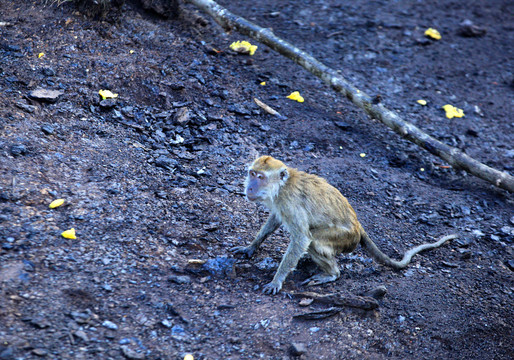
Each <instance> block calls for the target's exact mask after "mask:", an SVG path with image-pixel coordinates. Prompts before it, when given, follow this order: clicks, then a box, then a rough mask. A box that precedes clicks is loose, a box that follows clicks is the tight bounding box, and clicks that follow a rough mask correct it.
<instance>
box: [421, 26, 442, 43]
mask: <svg viewBox="0 0 514 360" xmlns="http://www.w3.org/2000/svg"><path fill="white" fill-rule="evenodd" d="M425 36H428V37H431V38H432V39H435V40H441V34H440V33H439V31H437V30H436V29H433V28H428V29H426V30H425Z"/></svg>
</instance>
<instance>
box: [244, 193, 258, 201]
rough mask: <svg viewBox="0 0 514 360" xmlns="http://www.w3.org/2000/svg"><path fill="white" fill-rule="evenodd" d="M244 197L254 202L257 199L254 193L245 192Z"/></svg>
mask: <svg viewBox="0 0 514 360" xmlns="http://www.w3.org/2000/svg"><path fill="white" fill-rule="evenodd" d="M246 198H247V199H248V201H251V202H255V201H257V200H259V197H258V196H256V195H249V194H246Z"/></svg>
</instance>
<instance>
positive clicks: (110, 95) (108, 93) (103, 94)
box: [98, 90, 118, 100]
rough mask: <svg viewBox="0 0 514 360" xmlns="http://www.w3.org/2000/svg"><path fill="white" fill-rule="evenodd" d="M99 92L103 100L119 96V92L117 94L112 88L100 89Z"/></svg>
mask: <svg viewBox="0 0 514 360" xmlns="http://www.w3.org/2000/svg"><path fill="white" fill-rule="evenodd" d="M98 94H99V95H100V96H101V97H102V100H105V99H113V98H117V97H118V94H115V93H113V92H111V91H110V90H100V91H99V92H98Z"/></svg>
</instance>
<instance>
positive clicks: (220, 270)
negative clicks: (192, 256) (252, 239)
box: [202, 256, 236, 276]
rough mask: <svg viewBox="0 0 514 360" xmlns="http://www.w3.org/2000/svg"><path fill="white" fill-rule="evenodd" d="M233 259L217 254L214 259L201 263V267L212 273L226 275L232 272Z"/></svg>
mask: <svg viewBox="0 0 514 360" xmlns="http://www.w3.org/2000/svg"><path fill="white" fill-rule="evenodd" d="M235 262H236V260H235V259H232V258H228V257H226V256H219V257H217V258H215V259H209V260H207V261H206V262H205V264H203V265H202V268H203V269H205V270H207V271H208V272H210V273H211V274H213V275H218V276H219V275H228V276H232V275H233V274H234V263H235Z"/></svg>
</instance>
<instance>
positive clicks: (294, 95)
mask: <svg viewBox="0 0 514 360" xmlns="http://www.w3.org/2000/svg"><path fill="white" fill-rule="evenodd" d="M287 98H288V99H291V100H295V101H298V102H299V103H303V102H304V101H305V100H304V99H303V97H302V95H300V92H298V91H294V92H292V93H291V94H289V96H288V97H287Z"/></svg>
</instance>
